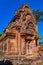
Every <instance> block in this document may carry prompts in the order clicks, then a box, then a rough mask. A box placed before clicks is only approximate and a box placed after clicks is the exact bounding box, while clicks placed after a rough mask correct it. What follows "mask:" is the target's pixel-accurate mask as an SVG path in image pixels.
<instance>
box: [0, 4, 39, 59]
mask: <svg viewBox="0 0 43 65" xmlns="http://www.w3.org/2000/svg"><path fill="white" fill-rule="evenodd" d="M38 38H39V35H38V33H37V30H36V20H35V18H34V16H33V14H32V11H31V10H30V8H29V7H28V5H26V4H24V5H22V6H21V7H19V8H18V10H16V12H15V15H14V17H13V19H12V20H11V21H10V23H9V24H8V25H7V27H6V28H5V29H4V34H3V36H1V38H0V42H1V44H2V46H3V49H2V50H4V51H5V53H6V54H13V55H14V56H15V55H16V56H18V57H25V58H31V57H36V56H37V55H38V47H37V45H38V42H37V40H38Z"/></svg>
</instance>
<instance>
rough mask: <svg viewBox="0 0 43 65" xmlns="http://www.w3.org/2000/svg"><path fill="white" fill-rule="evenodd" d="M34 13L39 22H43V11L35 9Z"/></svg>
mask: <svg viewBox="0 0 43 65" xmlns="http://www.w3.org/2000/svg"><path fill="white" fill-rule="evenodd" d="M32 12H33V15H34V16H35V18H36V21H37V22H39V20H42V21H43V11H40V10H38V9H33V10H32ZM40 17H41V18H40Z"/></svg>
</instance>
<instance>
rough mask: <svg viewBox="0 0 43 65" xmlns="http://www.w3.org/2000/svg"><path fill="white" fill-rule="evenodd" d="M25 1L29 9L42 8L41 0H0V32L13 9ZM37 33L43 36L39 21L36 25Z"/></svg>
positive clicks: (42, 25) (42, 1) (42, 24)
mask: <svg viewBox="0 0 43 65" xmlns="http://www.w3.org/2000/svg"><path fill="white" fill-rule="evenodd" d="M24 3H27V4H28V5H29V6H30V9H39V10H43V0H0V32H2V31H3V29H4V28H5V27H6V26H7V24H8V23H9V22H10V20H11V19H12V17H13V16H14V12H15V10H16V9H17V8H18V7H19V6H21V5H22V4H24ZM37 27H38V33H39V35H40V36H41V37H42V36H43V23H42V21H40V22H39V23H38V25H37Z"/></svg>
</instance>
